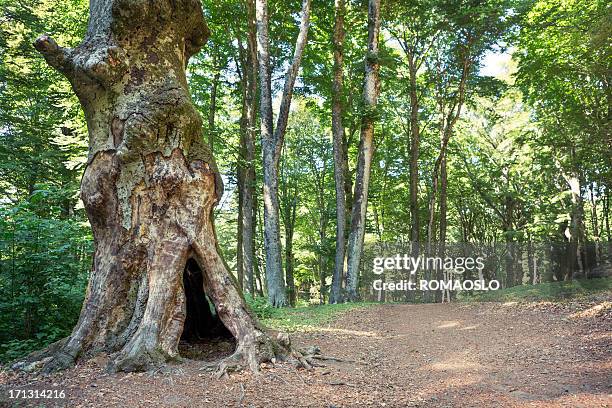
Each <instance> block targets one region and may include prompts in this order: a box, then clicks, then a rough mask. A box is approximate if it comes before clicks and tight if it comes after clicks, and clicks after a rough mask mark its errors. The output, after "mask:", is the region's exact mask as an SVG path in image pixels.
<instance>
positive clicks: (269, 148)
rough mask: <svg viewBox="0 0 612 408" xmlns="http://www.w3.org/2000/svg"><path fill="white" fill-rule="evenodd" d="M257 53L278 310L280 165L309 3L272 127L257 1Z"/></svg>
mask: <svg viewBox="0 0 612 408" xmlns="http://www.w3.org/2000/svg"><path fill="white" fill-rule="evenodd" d="M255 5H256V6H255V10H256V20H257V52H258V60H259V78H260V88H261V95H260V114H261V141H262V155H263V183H264V188H263V202H264V245H265V249H266V282H267V286H268V302H269V303H270V304H271V305H272V306H275V307H281V306H285V305H286V304H287V296H286V294H285V281H284V278H283V269H282V257H281V242H280V217H279V203H278V164H279V160H280V154H281V149H282V146H283V140H284V137H285V131H286V129H287V119H288V117H289V108H290V107H291V98H292V96H293V86H294V84H295V79H296V77H297V73H298V70H299V68H300V62H301V59H302V53H303V51H304V47H305V46H306V39H307V35H308V27H309V25H310V0H303V2H302V14H301V18H300V32H299V34H298V37H297V40H296V43H295V50H294V54H293V60H292V62H291V65H290V66H289V68H288V70H287V73H286V75H285V84H284V88H283V95H282V99H281V103H280V110H279V114H278V119H277V122H276V129H274V127H273V115H272V78H271V69H270V53H269V35H268V2H267V0H256V2H255Z"/></svg>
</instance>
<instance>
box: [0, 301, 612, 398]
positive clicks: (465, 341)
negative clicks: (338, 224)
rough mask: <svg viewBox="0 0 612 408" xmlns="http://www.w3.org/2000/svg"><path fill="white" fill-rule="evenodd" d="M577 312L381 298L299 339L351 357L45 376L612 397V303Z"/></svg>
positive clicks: (198, 390)
mask: <svg viewBox="0 0 612 408" xmlns="http://www.w3.org/2000/svg"><path fill="white" fill-rule="evenodd" d="M570 312H571V311H568V310H567V309H564V308H562V307H558V306H556V305H530V306H525V305H503V304H498V303H488V304H473V305H459V304H451V305H447V304H445V305H439V304H438V305H384V306H376V307H371V308H366V309H360V310H356V311H352V312H349V313H347V314H345V315H344V316H342V317H340V318H339V319H338V320H336V321H335V322H333V323H332V324H330V325H329V326H328V327H324V328H321V329H319V330H317V331H311V332H306V333H299V334H294V335H293V338H294V342H295V343H297V344H298V345H304V346H308V345H317V346H319V347H320V348H321V350H322V351H323V353H324V354H326V355H330V356H334V357H339V358H341V359H345V360H354V362H348V361H346V362H326V365H327V367H325V368H317V369H316V370H314V371H313V372H306V371H303V370H299V371H297V370H295V369H293V368H290V367H288V366H284V365H277V366H276V367H274V368H272V369H266V370H264V372H263V375H261V376H258V377H257V376H253V375H251V374H248V373H242V374H236V375H233V376H232V377H231V378H230V379H229V380H215V379H212V378H211V377H210V374H208V373H206V372H202V371H200V370H199V368H200V367H201V366H202V363H201V362H197V361H189V362H187V363H185V364H182V365H180V366H176V367H173V368H171V369H170V370H169V372H166V373H157V374H155V375H151V374H118V375H107V374H105V373H104V372H103V370H101V369H100V368H99V367H98V366H97V365H96V364H95V363H89V364H87V365H86V366H81V367H78V368H76V369H73V370H69V371H68V372H66V373H62V374H58V375H54V376H53V377H51V378H48V379H44V380H43V381H42V382H43V383H44V385H46V386H53V385H55V386H56V387H60V388H66V389H67V394H68V396H69V400H70V401H71V402H70V403H68V404H66V406H70V407H79V406H82V407H94V406H95V407H106V406H109V407H111V406H112V407H114V406H119V407H157V406H163V407H226V406H227V407H240V406H242V407H364V406H373V407H409V406H419V407H558V406H567V407H607V406H612V395H611V394H612V319H611V318H610V313H609V311H608V312H604V313H603V314H602V313H599V316H596V317H592V316H591V317H588V316H587V317H582V318H570V317H569V315H570ZM595 314H597V313H595ZM99 363H103V362H99ZM25 381H27V382H30V383H32V382H33V383H38V384H39V385H40V384H41V380H38V379H35V378H32V377H29V378H27V377H24V376H23V375H22V376H21V377H15V375H14V374H7V373H3V374H0V383H5V384H9V385H10V384H16V383H21V384H23V383H24V382H25ZM0 403H1V402H0Z"/></svg>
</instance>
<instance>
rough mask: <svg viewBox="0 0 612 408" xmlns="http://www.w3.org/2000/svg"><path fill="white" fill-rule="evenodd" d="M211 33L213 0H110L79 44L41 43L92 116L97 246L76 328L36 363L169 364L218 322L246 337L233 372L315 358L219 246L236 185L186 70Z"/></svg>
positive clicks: (85, 184) (89, 175)
mask: <svg viewBox="0 0 612 408" xmlns="http://www.w3.org/2000/svg"><path fill="white" fill-rule="evenodd" d="M208 35H209V33H208V28H207V26H206V24H205V21H204V17H203V13H202V8H201V4H200V1H199V0H181V1H177V2H173V3H169V2H164V1H140V0H99V1H92V2H91V7H90V18H89V26H88V30H87V34H86V35H85V38H84V40H83V42H82V43H81V44H80V45H78V46H77V47H75V48H73V49H68V48H62V47H60V46H59V45H58V44H57V43H56V42H55V41H54V40H53V39H52V38H50V37H49V36H47V35H43V36H41V37H39V38H38V39H37V40H36V42H35V47H36V49H37V50H38V51H39V52H40V53H42V55H43V56H44V58H45V60H46V61H47V63H48V64H49V65H51V66H53V67H54V68H55V69H57V70H58V71H60V72H61V73H62V74H63V75H64V76H65V77H66V78H67V79H68V80H69V81H70V83H71V85H72V88H73V90H74V92H75V93H76V94H77V96H78V98H79V100H80V103H81V105H82V107H83V110H84V112H85V117H86V119H87V124H88V131H89V155H88V159H87V167H86V170H85V174H84V175H83V179H82V182H81V199H82V200H83V203H84V205H85V209H86V211H87V215H88V218H89V221H90V223H91V226H92V230H93V238H94V244H95V253H94V260H93V267H92V271H91V277H90V281H89V286H88V289H87V294H86V297H85V302H84V304H83V307H82V310H81V314H80V317H79V320H78V323H77V325H76V327H75V328H74V330H73V332H72V334H71V335H70V336H69V337H67V338H65V339H63V340H61V341H59V342H56V343H54V344H52V345H51V346H50V347H49V348H47V349H46V350H43V351H42V352H39V353H35V354H34V355H32V356H30V357H29V359H28V360H29V362H34V363H40V364H42V366H43V370H44V371H45V372H49V371H53V370H55V369H62V368H66V367H68V366H70V365H72V364H74V363H75V361H77V360H79V359H81V358H86V357H89V356H91V355H93V354H96V353H99V352H107V353H110V355H111V359H110V363H109V368H110V369H111V370H123V371H132V370H144V369H148V368H151V367H155V366H157V365H159V364H162V363H164V362H166V361H168V360H173V359H177V358H179V354H178V343H179V340H180V339H181V336H183V337H188V336H189V335H190V334H191V333H189V332H190V331H197V332H201V331H207V330H210V328H211V327H212V323H211V321H212V320H214V319H220V322H221V323H222V324H223V325H224V326H225V327H226V328H227V329H228V330H229V332H230V333H231V334H232V335H233V336H234V338H235V339H236V343H237V347H236V351H235V353H234V354H233V355H232V356H230V357H228V359H226V360H224V361H222V362H221V363H220V364H219V367H218V368H219V370H220V371H221V372H223V371H225V370H228V369H230V368H231V369H235V368H237V367H243V366H246V367H250V369H252V370H258V369H259V364H260V362H262V361H269V360H272V359H273V358H275V357H292V358H298V359H300V360H302V359H301V357H300V356H299V355H298V354H295V353H292V352H291V350H290V345H289V342H288V338H287V337H286V336H281V337H279V339H280V340H279V341H276V340H273V339H272V338H270V337H269V336H268V335H267V334H266V333H265V332H264V331H263V329H262V328H261V327H260V326H259V324H258V322H257V320H256V319H255V318H254V317H252V316H251V315H250V313H249V311H248V309H247V307H246V305H245V302H244V299H243V298H242V295H241V293H240V291H239V290H238V288H237V284H236V281H235V279H234V278H233V277H232V275H231V274H230V272H229V271H228V268H227V267H226V264H225V263H224V261H223V259H222V258H221V256H220V254H219V250H218V245H217V239H216V235H215V228H214V225H213V221H212V218H211V213H212V209H213V206H214V205H215V204H216V203H217V201H218V200H219V198H220V197H221V194H222V191H223V185H222V181H221V177H220V175H219V173H218V171H217V167H216V165H215V161H214V159H213V157H212V155H211V152H210V147H209V146H208V145H206V144H205V142H204V140H203V138H202V136H201V135H202V119H201V117H200V114H199V113H198V112H197V111H196V109H195V107H194V105H193V103H192V100H191V98H190V95H189V89H188V86H187V79H186V75H185V68H186V66H187V63H188V62H189V58H190V57H191V56H192V55H194V54H195V53H197V52H198V51H199V50H200V48H201V47H202V46H203V45H204V44H205V42H206V40H207V38H208ZM205 294H206V296H207V297H208V298H209V299H210V300H211V301H212V303H213V305H214V307H215V309H216V312H217V313H216V315H212V314H211V312H210V309H209V308H208V307H204V308H200V309H199V312H202V313H199V314H195V313H193V310H190V309H193V308H194V307H197V306H198V305H197V304H196V305H195V306H194V305H191V306H190V301H189V299H193V298H195V299H196V303H199V304H200V305H201V304H202V302H204V305H205V306H208V305H207V304H206V301H205ZM206 310H208V313H203V312H204V311H206Z"/></svg>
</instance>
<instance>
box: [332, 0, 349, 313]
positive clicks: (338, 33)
mask: <svg viewBox="0 0 612 408" xmlns="http://www.w3.org/2000/svg"><path fill="white" fill-rule="evenodd" d="M334 11H335V14H334V35H333V39H332V40H333V47H334V79H333V83H332V108H331V111H332V133H333V139H334V143H333V149H334V181H335V182H336V258H335V262H334V273H333V275H332V286H331V291H330V294H329V303H339V302H340V301H341V300H342V295H341V293H340V290H341V289H342V278H343V276H344V261H345V259H346V218H347V217H346V196H345V192H344V186H345V180H344V176H345V173H346V172H347V170H348V169H347V167H348V163H347V162H346V161H347V160H346V157H347V155H346V149H347V146H346V142H345V140H346V136H345V134H344V125H343V123H342V110H343V109H342V97H343V95H342V94H343V88H344V86H343V82H344V72H343V70H344V61H343V60H344V36H345V34H344V13H346V8H345V5H344V0H335V3H334Z"/></svg>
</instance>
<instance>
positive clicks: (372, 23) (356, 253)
mask: <svg viewBox="0 0 612 408" xmlns="http://www.w3.org/2000/svg"><path fill="white" fill-rule="evenodd" d="M379 31H380V0H370V1H369V6H368V53H367V55H366V64H365V80H364V86H363V102H364V110H365V112H364V113H363V117H362V121H361V137H360V142H359V158H358V161H357V176H356V178H355V194H354V199H353V208H352V211H351V228H350V233H349V240H348V247H347V264H348V265H347V266H348V268H347V282H346V295H347V298H348V300H351V301H354V300H356V299H357V298H358V294H357V284H358V277H359V261H360V258H361V250H362V248H363V238H364V234H365V220H366V210H367V206H368V187H369V184H370V167H371V164H372V156H373V154H374V121H375V112H376V103H377V99H378V95H379V93H380V81H379V77H378V70H379V62H378V33H379Z"/></svg>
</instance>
